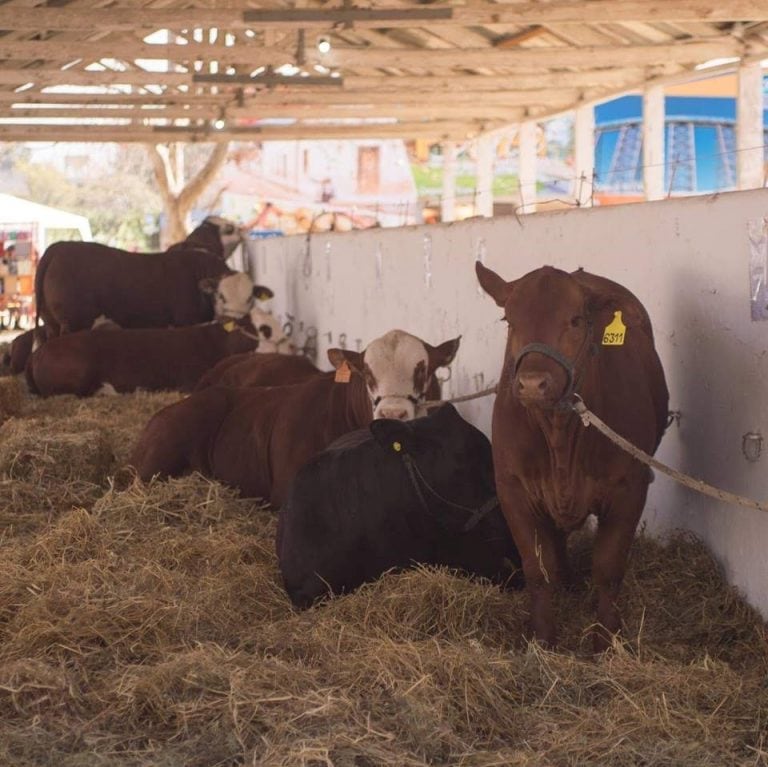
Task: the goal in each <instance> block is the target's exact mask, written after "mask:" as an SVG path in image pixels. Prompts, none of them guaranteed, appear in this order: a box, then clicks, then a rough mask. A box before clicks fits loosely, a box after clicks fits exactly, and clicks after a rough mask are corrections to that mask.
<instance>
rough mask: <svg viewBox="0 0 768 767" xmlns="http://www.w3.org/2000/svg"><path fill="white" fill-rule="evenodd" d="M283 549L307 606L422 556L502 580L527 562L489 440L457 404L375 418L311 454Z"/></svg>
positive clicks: (285, 520) (290, 504)
mask: <svg viewBox="0 0 768 767" xmlns="http://www.w3.org/2000/svg"><path fill="white" fill-rule="evenodd" d="M277 552H278V560H279V563H280V572H281V574H282V576H283V582H284V584H285V588H286V590H287V592H288V595H289V596H290V598H291V600H292V601H293V602H294V604H296V605H298V606H299V607H307V606H308V605H310V604H311V603H312V602H314V601H315V600H316V599H318V598H321V597H324V596H326V595H328V594H340V593H342V592H346V591H351V590H352V589H355V588H357V587H358V586H359V585H360V584H362V583H364V582H366V581H372V580H375V579H376V578H378V577H379V576H380V575H381V574H382V573H384V572H385V571H387V570H390V569H392V568H405V567H410V566H412V565H414V564H417V563H421V564H431V565H445V566H447V567H451V568H456V569H460V570H463V571H465V572H467V573H470V574H473V575H479V576H483V577H486V578H490V579H492V580H494V581H496V582H499V581H506V580H508V579H510V578H511V577H512V575H513V572H514V571H515V570H517V568H518V567H519V565H520V559H519V556H518V554H517V550H516V549H515V545H514V543H513V542H512V537H511V535H510V534H509V529H508V528H507V524H506V522H505V521H504V517H503V516H502V514H501V510H500V508H499V504H498V500H497V498H496V488H495V486H494V480H493V460H492V456H491V445H490V442H489V441H488V439H487V437H485V435H484V434H483V433H482V432H481V431H479V430H478V429H476V428H475V427H474V426H472V425H470V424H468V423H467V422H466V421H465V420H464V419H463V418H461V416H460V415H459V414H458V413H457V412H456V409H455V408H454V407H453V406H452V405H443V406H442V407H440V408H438V409H436V410H433V411H432V413H431V414H430V415H429V416H428V417H426V418H417V419H415V420H413V421H409V422H407V423H405V422H402V421H392V420H388V419H381V420H377V421H373V422H372V423H371V424H370V427H369V429H362V430H359V431H354V432H351V433H350V434H346V435H344V436H343V437H341V438H339V439H338V440H336V441H335V442H334V443H333V444H332V445H330V446H329V447H328V448H327V449H326V450H324V451H322V452H321V453H319V454H318V455H316V456H315V457H314V458H312V459H311V460H310V461H309V462H308V463H307V464H305V465H304V466H303V467H302V468H301V469H300V470H299V472H298V473H297V474H296V477H295V478H294V480H293V482H292V483H291V488H290V492H289V494H288V499H287V501H286V503H285V505H284V507H283V510H282V512H281V514H280V518H279V521H278V528H277ZM518 581H519V577H518Z"/></svg>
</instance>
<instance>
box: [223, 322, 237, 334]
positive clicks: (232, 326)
mask: <svg viewBox="0 0 768 767" xmlns="http://www.w3.org/2000/svg"><path fill="white" fill-rule="evenodd" d="M221 327H223V328H224V330H226V331H227V333H231V332H232V331H233V330H234V329H235V323H234V322H232V321H230V322H225V323H224V324H223V325H222V326H221Z"/></svg>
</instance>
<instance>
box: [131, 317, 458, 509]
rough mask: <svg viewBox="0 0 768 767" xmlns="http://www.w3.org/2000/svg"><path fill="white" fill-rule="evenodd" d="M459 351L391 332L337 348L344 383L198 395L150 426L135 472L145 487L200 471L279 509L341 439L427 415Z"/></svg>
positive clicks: (329, 377)
mask: <svg viewBox="0 0 768 767" xmlns="http://www.w3.org/2000/svg"><path fill="white" fill-rule="evenodd" d="M458 346H459V339H458V338H456V339H453V340H450V341H446V342H444V343H442V344H440V345H439V346H436V347H435V346H431V345H429V344H427V343H426V342H424V341H422V340H421V339H419V338H416V337H415V336H413V335H411V334H410V333H405V332H404V331H402V330H393V331H390V332H389V333H386V334H385V335H384V336H382V337H380V338H377V339H375V340H374V341H372V342H371V343H370V344H369V345H368V347H367V348H366V349H365V351H363V352H352V351H348V350H347V351H343V350H341V349H330V350H329V352H328V356H329V358H330V360H331V362H332V363H333V364H334V365H335V366H336V368H337V370H338V369H342V370H343V371H344V372H345V373H346V376H345V378H344V379H343V380H342V381H335V380H334V379H335V378H338V375H335V374H334V373H325V374H323V375H320V376H314V377H312V378H310V379H308V380H306V381H303V382H302V383H296V384H293V385H290V386H273V387H267V388H259V387H256V388H249V389H246V388H230V387H226V386H211V387H209V388H207V389H204V390H202V391H197V392H195V393H194V394H192V396H190V397H188V398H187V399H186V400H184V401H183V402H180V403H178V404H177V405H172V406H170V407H168V408H165V409H164V410H161V411H160V412H159V413H157V414H156V415H155V416H154V417H153V418H152V420H151V421H150V422H149V424H147V427H146V429H145V430H144V432H143V433H142V435H141V437H140V439H139V442H138V444H137V446H136V449H135V451H134V455H133V460H132V464H133V466H135V467H136V469H137V471H138V474H139V476H140V477H141V478H142V479H144V480H145V481H146V480H149V479H150V478H151V477H152V476H154V475H155V474H160V475H161V476H164V477H165V476H178V475H180V474H183V473H185V472H188V471H200V472H201V473H203V474H205V475H207V476H210V477H214V478H216V479H220V480H222V481H223V482H226V483H227V484H229V485H231V486H233V487H237V488H239V489H240V490H241V492H242V493H243V494H244V495H248V496H253V497H258V498H267V499H269V500H270V502H271V503H273V504H275V505H279V504H280V503H282V502H283V500H284V499H285V496H286V492H287V489H288V484H289V482H290V481H291V480H292V479H293V476H294V474H295V473H296V471H297V470H298V469H299V468H300V467H301V466H302V465H303V464H304V463H305V462H306V461H307V460H308V459H309V458H311V457H312V456H313V455H315V454H316V453H318V452H319V451H320V450H322V449H323V448H325V447H326V446H327V445H329V444H330V443H331V442H333V440H334V439H336V438H338V437H340V436H341V435H342V434H346V433H347V432H350V431H354V430H355V429H360V428H363V427H365V426H367V425H368V424H369V423H370V422H371V421H372V420H373V419H374V418H396V419H399V420H410V419H412V418H414V417H416V416H417V415H421V414H422V412H423V408H422V406H421V402H422V401H423V399H424V397H425V396H426V392H427V390H428V388H429V387H430V386H431V385H432V382H433V379H434V373H435V371H436V370H437V368H439V367H442V366H444V365H448V364H450V362H451V361H452V360H453V357H454V355H455V354H456V351H457V349H458Z"/></svg>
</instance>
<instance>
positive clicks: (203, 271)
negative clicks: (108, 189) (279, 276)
mask: <svg viewBox="0 0 768 767" xmlns="http://www.w3.org/2000/svg"><path fill="white" fill-rule="evenodd" d="M240 241H241V233H240V230H239V229H238V228H237V227H235V226H234V225H233V224H231V223H230V222H228V221H225V220H224V219H221V218H217V217H210V218H207V219H206V220H205V221H204V222H203V223H202V224H201V225H200V226H199V227H198V228H197V229H195V230H194V231H193V232H192V233H191V234H190V235H189V237H188V238H187V239H186V240H184V241H183V242H180V243H177V244H176V245H173V246H171V247H170V248H169V249H168V250H166V251H165V252H163V253H130V252H128V251H124V250H119V249H118V248H111V247H108V246H106V245H101V244H99V243H95V242H74V241H73V242H55V243H53V245H51V246H50V247H48V248H47V249H46V251H45V253H44V254H43V256H42V258H41V259H40V264H39V265H38V268H37V273H36V275H35V299H36V302H37V311H38V319H42V320H43V322H44V323H45V328H46V335H47V337H48V338H52V337H55V336H57V335H60V334H62V333H70V332H75V331H78V330H86V329H88V328H90V327H91V326H92V325H93V322H94V320H96V318H97V317H99V316H100V315H104V316H106V317H107V318H109V319H110V320H112V321H114V322H116V323H117V324H118V325H120V326H121V327H124V328H141V327H167V326H168V325H194V324H197V323H200V322H208V321H210V320H212V319H213V318H214V305H213V303H212V302H211V300H210V298H209V297H208V296H206V295H204V294H203V293H201V291H200V283H201V281H203V280H206V279H207V278H220V277H222V276H225V275H228V274H232V270H230V269H229V268H228V267H227V265H226V263H225V260H226V259H227V258H228V257H229V255H230V254H231V252H232V250H233V249H234V248H235V247H236V246H237V244H238V243H239V242H240ZM214 293H215V291H214ZM248 308H250V307H247V308H246V311H247V309H248Z"/></svg>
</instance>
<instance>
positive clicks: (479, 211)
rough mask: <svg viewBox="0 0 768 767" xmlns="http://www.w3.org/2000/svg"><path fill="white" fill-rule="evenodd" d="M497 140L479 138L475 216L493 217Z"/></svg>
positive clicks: (484, 137)
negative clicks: (494, 167)
mask: <svg viewBox="0 0 768 767" xmlns="http://www.w3.org/2000/svg"><path fill="white" fill-rule="evenodd" d="M495 151H496V140H495V139H494V138H493V137H492V136H478V138H477V189H476V192H475V215H476V216H484V217H485V218H490V217H491V216H493V166H494V161H495V159H496V158H495Z"/></svg>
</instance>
